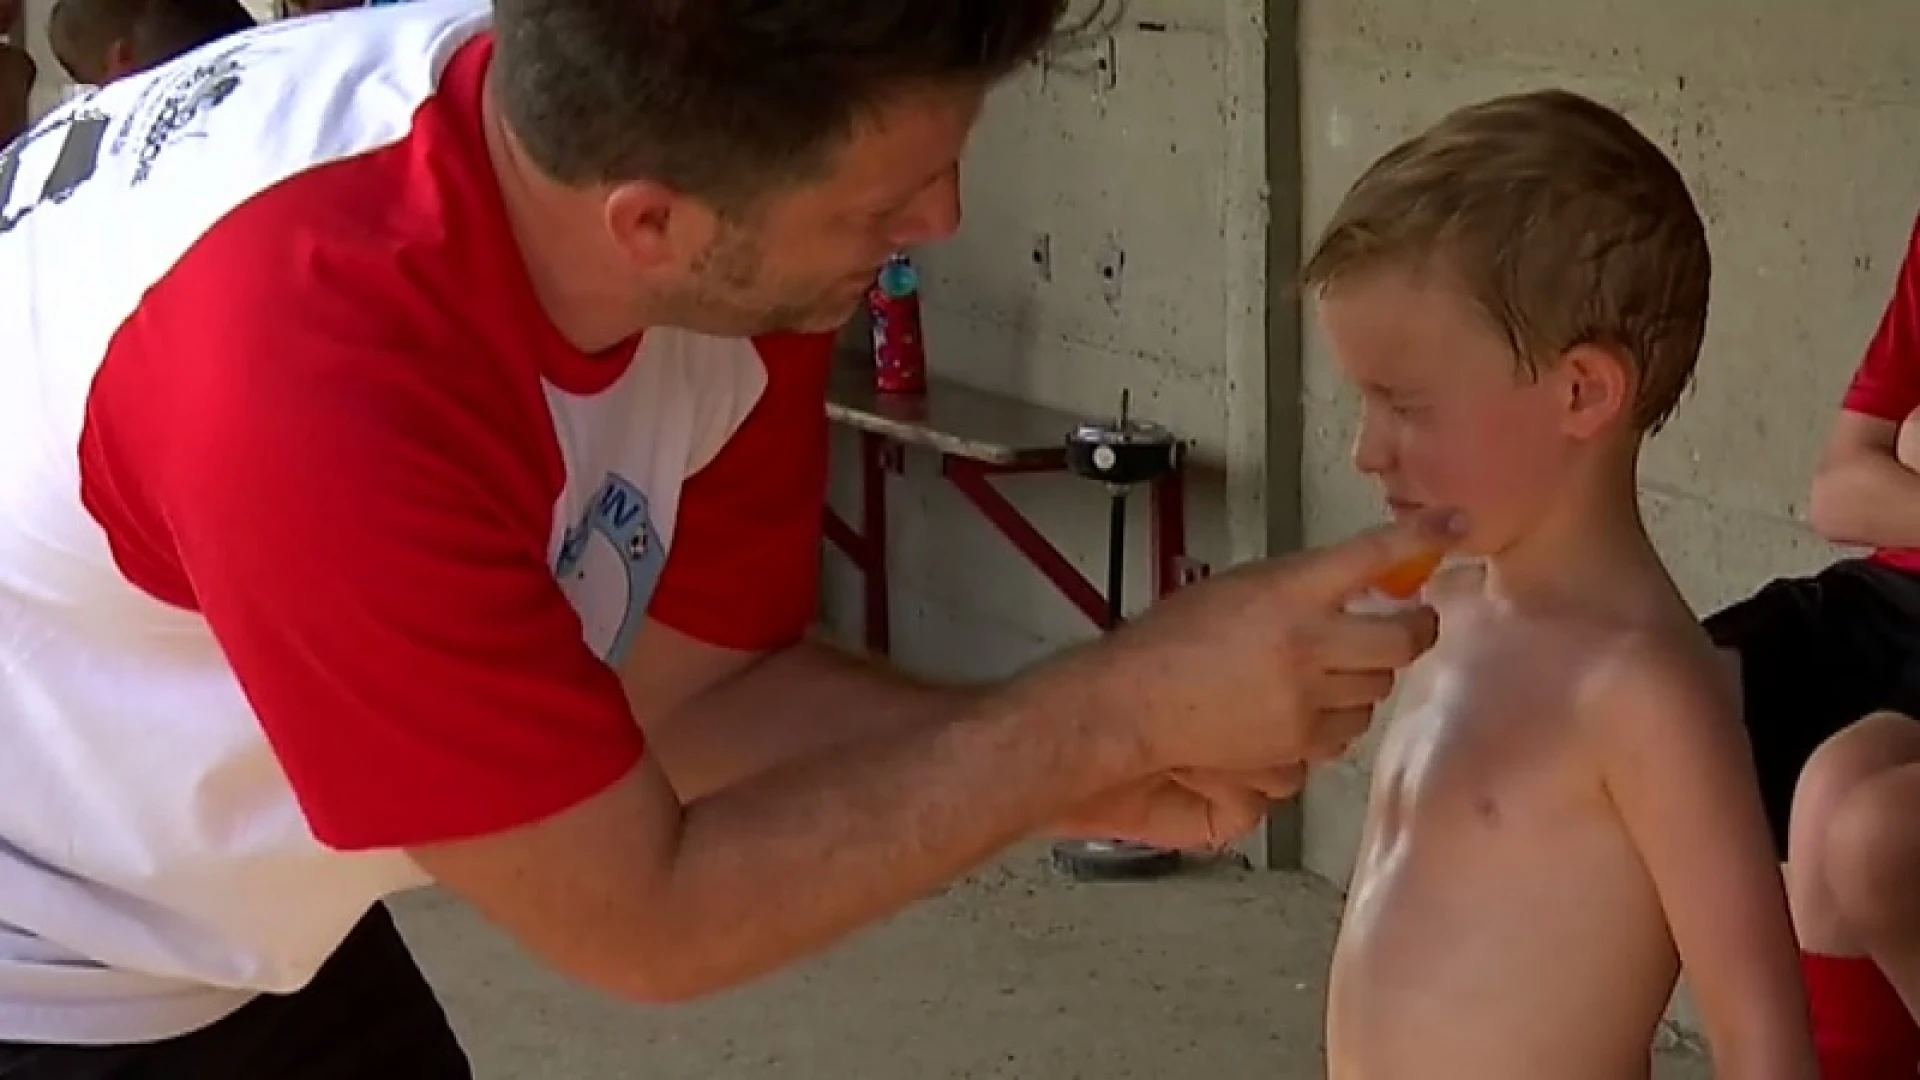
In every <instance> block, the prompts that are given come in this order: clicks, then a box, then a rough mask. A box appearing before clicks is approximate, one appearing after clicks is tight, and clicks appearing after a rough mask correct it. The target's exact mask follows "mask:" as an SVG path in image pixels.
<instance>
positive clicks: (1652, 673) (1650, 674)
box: [1573, 619, 1739, 748]
mask: <svg viewBox="0 0 1920 1080" xmlns="http://www.w3.org/2000/svg"><path fill="white" fill-rule="evenodd" d="M1595 640H1596V644H1597V646H1598V647H1597V648H1596V649H1595V650H1594V652H1593V654H1592V658H1591V660H1590V661H1588V662H1587V663H1586V664H1585V665H1584V666H1583V668H1582V670H1581V672H1580V675H1579V679H1578V684H1577V685H1576V686H1575V688H1574V695H1573V705H1574V714H1575V717H1576V719H1577V720H1578V722H1579V723H1580V725H1581V726H1582V728H1583V729H1584V730H1585V731H1586V732H1587V733H1588V734H1589V735H1590V736H1591V737H1592V739H1593V740H1594V742H1595V745H1596V746H1597V747H1601V748H1605V747H1619V746H1621V745H1622V744H1623V743H1624V744H1629V745H1631V744H1640V743H1644V742H1647V741H1654V742H1666V741H1670V740H1671V739H1672V738H1673V737H1674V736H1675V735H1677V734H1679V732H1678V731H1676V730H1675V729H1678V728H1688V727H1695V726H1698V725H1714V724H1724V723H1728V722H1731V721H1733V720H1734V719H1736V718H1737V712H1738V708H1739V696H1738V690H1737V687H1736V685H1735V680H1734V677H1733V673H1732V671H1731V669H1730V668H1729V667H1728V666H1727V665H1726V663H1725V661H1724V660H1723V659H1722V658H1721V656H1720V653H1719V650H1718V649H1716V648H1715V647H1714V644H1713V641H1712V639H1710V638H1709V637H1708V636H1707V634H1706V631H1705V630H1704V629H1702V628H1701V627H1700V625H1699V624H1698V623H1697V622H1694V621H1691V620H1686V621H1682V620H1679V619H1675V620H1669V621H1662V622H1661V623H1659V624H1640V625H1634V626H1627V627H1611V628H1606V629H1600V630H1596V632H1595Z"/></svg>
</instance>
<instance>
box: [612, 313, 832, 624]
mask: <svg viewBox="0 0 1920 1080" xmlns="http://www.w3.org/2000/svg"><path fill="white" fill-rule="evenodd" d="M755 345H756V347H757V348H758V350H759V353H760V358H761V363H762V365H763V367H764V369H765V371H766V387H765V389H764V390H763V391H762V392H761V395H760V399H759V401H757V402H756V403H755V404H754V406H753V408H752V409H751V410H750V411H749V412H748V413H747V416H746V419H745V420H743V421H742V422H741V424H740V426H739V428H738V429H737V430H735V431H734V433H733V434H732V436H731V437H730V438H729V439H728V440H727V442H726V444H725V445H724V446H723V447H722V448H721V450H720V452H719V453H718V454H717V455H715V456H714V458H713V460H712V461H710V462H708V463H707V465H706V466H705V467H704V468H702V469H701V470H700V471H699V472H697V473H695V474H694V475H693V476H692V477H690V478H689V479H688V480H687V484H686V488H685V490H684V491H683V492H682V494H681V499H680V517H679V522H678V524H677V525H676V526H675V528H674V537H673V549H672V552H671V553H670V554H669V555H668V557H667V565H666V569H665V570H664V571H663V572H662V574H661V578H660V585H659V587H658V589H657V590H656V591H655V593H654V596H653V600H652V602H651V603H650V604H649V606H648V614H649V615H650V616H652V617H653V618H654V619H657V620H659V621H660V622H662V623H664V624H666V625H667V626H671V627H673V628H674V629H676V630H679V631H680V632H681V633H684V634H687V635H688V636H690V637H693V638H697V639H699V640H701V641H704V642H706V643H708V644H710V645H716V646H720V647H722V648H728V649H739V650H742V651H749V652H762V651H767V650H771V649H777V648H780V647H782V646H785V645H790V644H792V643H793V642H795V641H798V640H799V639H800V638H801V637H802V636H803V635H804V634H805V633H806V630H807V627H808V626H809V625H811V624H812V622H813V620H814V617H815V615H816V612H817V604H818V597H819V582H820V536H821V523H822V518H823V515H824V514H825V512H826V497H827V418H826V395H827V378H828V376H829V374H830V372H831V366H832V361H833V346H834V337H833V335H831V334H778V335H771V336H768V337H763V338H760V339H759V340H758V341H756V342H755Z"/></svg>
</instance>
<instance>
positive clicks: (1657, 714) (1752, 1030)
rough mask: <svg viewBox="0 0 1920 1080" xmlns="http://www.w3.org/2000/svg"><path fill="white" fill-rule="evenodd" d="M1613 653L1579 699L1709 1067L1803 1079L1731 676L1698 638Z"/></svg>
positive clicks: (1785, 937)
mask: <svg viewBox="0 0 1920 1080" xmlns="http://www.w3.org/2000/svg"><path fill="white" fill-rule="evenodd" d="M1620 661H1621V662H1620V663H1619V664H1618V665H1617V666H1615V667H1613V668H1612V669H1611V670H1610V671H1609V672H1607V673H1606V674H1605V675H1604V676H1603V677H1602V678H1601V679H1600V680H1599V685H1597V686H1596V687H1595V688H1594V692H1593V693H1592V695H1591V696H1590V698H1589V699H1588V700H1587V701H1586V702H1585V706H1586V708H1585V710H1584V711H1586V712H1587V714H1588V716H1587V719H1589V720H1590V721H1591V722H1592V728H1591V730H1592V732H1593V739H1594V742H1595V744H1596V745H1597V746H1598V747H1599V749H1600V761H1601V767H1602V770H1603V774H1604V778H1605V783H1606V786H1607V790H1608V792H1609V793H1610V795H1611V796H1612V798H1613V800H1614V803H1615V804H1616V806H1617V807H1618V809H1619V812H1620V815H1621V817H1622V818H1623V819H1624V820H1625V822H1626V827H1627V831H1628V833H1629V834H1630V835H1631V837H1632V839H1633V842H1634V845H1635V847H1636V848H1637V849H1638V850H1639V852H1640V857H1641V859H1642V860H1643V861H1644V862H1645V864H1646V866H1647V869H1648V871H1649V873H1650V874H1651V875H1652V878H1653V882H1654V887H1655V889H1656V890H1657V891H1658V893H1659V896H1660V904H1661V907H1662V909H1663V910H1664V911H1665V913H1666V917H1667V922H1668V924H1669V926H1670V927H1671V928H1672V931H1673V936H1674V941H1675V943H1676V945H1677V946H1678V947H1679V951H1680V961H1681V965H1682V968H1683V970H1684V971H1685V974H1686V979H1687V983H1688V985H1689V986H1690V987H1691V988H1692V991H1693V995H1694V997H1695V999H1696V1001H1697V1002H1698V1004H1699V1008H1700V1013H1701V1017H1702V1020H1703V1022H1704V1025H1705V1028H1706V1036H1707V1041H1708V1046H1709V1048H1710V1050H1711V1051H1712V1054H1713V1060H1714V1075H1716V1076H1719V1077H1732V1078H1739V1080H1755V1078H1760V1077H1765V1078H1768V1080H1773V1078H1781V1080H1784V1078H1788V1077H1791V1078H1795V1080H1813V1078H1814V1077H1815V1076H1816V1075H1817V1071H1816V1065H1815V1059H1814V1053H1813V1040H1812V1035H1811V1033H1810V1030H1809V1022H1808V1017H1807V1001H1806V992H1805V990H1804V988H1803V987H1802V984H1801V977H1800V967H1799V961H1798V953H1797V948H1796V946H1795V944H1794V937H1793V928H1792V923H1791V922H1790V920H1789V918H1788V915H1787V902H1786V890H1785V886H1784V885H1783V884H1782V882H1781V877H1780V870H1779V865H1778V863H1777V862H1776V861H1775V859H1774V853H1773V845H1772V841H1771V839H1770V838H1769V836H1768V832H1767V827H1766V821H1765V817H1764V815H1763V812H1762V810H1761V805H1760V796H1759V787H1758V782H1757V781H1756V779H1755V777H1754V771H1753V764H1752V757H1751V755H1750V752H1749V750H1748V747H1747V743H1746V737H1745V734H1744V731H1743V729H1742V727H1741V725H1740V722H1739V719H1738V715H1737V703H1736V702H1735V700H1734V698H1733V696H1732V694H1731V692H1730V689H1731V688H1730V687H1728V686H1727V685H1726V683H1725V680H1724V679H1723V678H1722V677H1721V676H1720V674H1719V669H1718V668H1717V667H1716V666H1715V665H1714V664H1713V661H1712V657H1711V656H1709V655H1708V654H1707V650H1705V649H1704V648H1701V649H1699V650H1697V651H1694V650H1690V649H1688V648H1687V647H1686V646H1685V645H1683V644H1676V643H1674V642H1672V641H1667V642H1662V643H1647V644H1645V645H1644V646H1641V647H1637V648H1635V649H1633V650H1631V651H1630V652H1629V653H1628V654H1627V655H1624V656H1622V657H1621V658H1620Z"/></svg>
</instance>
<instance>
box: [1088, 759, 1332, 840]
mask: <svg viewBox="0 0 1920 1080" xmlns="http://www.w3.org/2000/svg"><path fill="white" fill-rule="evenodd" d="M1306 775H1307V773H1306V769H1305V768H1304V767H1303V766H1298V765H1295V766H1283V767H1280V768H1275V769H1269V770H1265V771H1263V772H1257V773H1225V772H1213V771H1204V770H1184V769H1183V770H1177V771H1174V772H1170V773H1163V774H1161V775H1159V776H1151V777H1148V778H1147V779H1145V780H1139V781H1135V782H1134V783H1131V784H1125V785H1122V786H1121V787H1119V788H1116V789H1114V790H1113V791H1110V792H1107V793H1106V794H1104V795H1101V796H1099V797H1097V798H1094V799H1092V800H1090V801H1088V802H1087V803H1086V804H1085V805H1083V806H1082V807H1080V809H1079V810H1077V811H1076V812H1074V813H1073V814H1070V815H1069V816H1068V817H1067V818H1066V820H1064V821H1062V822H1061V823H1060V824H1059V826H1058V827H1057V828H1056V829H1055V830H1054V831H1055V832H1056V833H1058V834H1059V835H1062V836H1097V837H1100V838H1101V839H1110V840H1131V841H1133V842H1135V843H1140V844H1147V845H1150V846H1152V847H1158V848H1168V849H1173V850H1184V851H1194V850H1215V849H1219V848H1223V847H1226V846H1227V845H1228V844H1231V843H1233V842H1234V841H1235V840H1238V839H1240V838H1241V837H1243V836H1245V835H1247V834H1248V833H1250V832H1252V831H1253V830H1254V828H1255V827H1257V826H1258V825H1259V824H1260V821H1261V819H1262V818H1263V817H1265V816H1266V812H1267V807H1268V805H1269V804H1270V803H1271V802H1273V801H1274V800H1276V799H1285V798H1288V797H1290V796H1292V795H1294V794H1295V793H1296V792H1298V791H1299V790H1300V787H1301V785H1302V784H1303V783H1304V782H1305V781H1306Z"/></svg>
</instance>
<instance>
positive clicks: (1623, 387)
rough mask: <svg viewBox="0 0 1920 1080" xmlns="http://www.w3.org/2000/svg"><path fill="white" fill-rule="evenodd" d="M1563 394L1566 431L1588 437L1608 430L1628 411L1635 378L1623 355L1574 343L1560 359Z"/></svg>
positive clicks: (1621, 419)
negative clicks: (1564, 397)
mask: <svg viewBox="0 0 1920 1080" xmlns="http://www.w3.org/2000/svg"><path fill="white" fill-rule="evenodd" d="M1559 374H1560V382H1561V386H1562V387H1563V389H1564V392H1565V394H1566V400H1565V405H1566V414H1565V418H1564V420H1563V424H1564V426H1565V428H1566V432H1567V434H1569V435H1572V436H1573V437H1574V438H1576V439H1591V438H1593V437H1595V436H1597V435H1600V434H1601V433H1603V432H1606V431H1609V430H1612V428H1613V427H1614V425H1616V424H1618V423H1620V422H1621V421H1623V420H1625V419H1626V417H1627V415H1628V414H1629V413H1630V412H1632V407H1633V396H1634V388H1635V379H1634V372H1633V368H1632V367H1631V366H1630V365H1629V364H1628V363H1627V361H1626V358H1625V357H1623V356H1621V355H1620V354H1619V353H1617V352H1615V351H1614V350H1612V349H1607V348H1603V347H1601V346H1598V345H1576V346H1574V347H1573V348H1571V349H1568V350H1567V351H1566V353H1565V354H1564V355H1563V356H1561V358H1560V372H1559Z"/></svg>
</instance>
